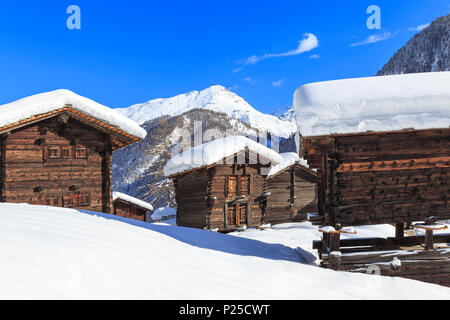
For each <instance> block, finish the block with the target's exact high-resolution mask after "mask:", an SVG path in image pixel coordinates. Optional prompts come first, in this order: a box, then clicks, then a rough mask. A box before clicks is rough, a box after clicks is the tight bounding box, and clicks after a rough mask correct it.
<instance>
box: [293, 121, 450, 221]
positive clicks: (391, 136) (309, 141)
mask: <svg viewBox="0 0 450 320" xmlns="http://www.w3.org/2000/svg"><path fill="white" fill-rule="evenodd" d="M302 145H303V155H304V157H305V158H306V159H307V160H308V163H309V164H310V166H312V167H315V168H317V169H318V173H319V176H320V179H321V180H320V184H319V192H320V195H319V211H320V213H321V214H322V216H323V221H322V223H324V224H332V225H334V224H335V223H340V224H342V225H365V224H380V223H401V222H413V221H422V220H425V219H426V218H428V217H430V216H434V217H436V218H438V219H449V218H450V207H449V202H448V198H449V191H450V129H447V128H444V129H429V130H404V131H398V132H382V133H363V134H348V135H332V136H325V137H310V138H304V139H303V143H302Z"/></svg>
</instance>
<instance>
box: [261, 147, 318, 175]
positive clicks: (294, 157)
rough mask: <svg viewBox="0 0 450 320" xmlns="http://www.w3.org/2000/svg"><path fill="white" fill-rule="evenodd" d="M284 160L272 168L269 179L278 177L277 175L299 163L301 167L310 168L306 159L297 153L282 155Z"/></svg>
mask: <svg viewBox="0 0 450 320" xmlns="http://www.w3.org/2000/svg"><path fill="white" fill-rule="evenodd" d="M280 156H281V158H282V160H281V162H280V163H279V164H277V165H274V166H272V167H271V168H270V171H269V173H268V175H267V177H271V176H274V175H276V174H277V173H279V172H281V171H283V170H284V169H286V168H288V167H290V166H292V165H294V164H296V163H298V164H300V165H301V166H304V167H306V168H309V166H308V163H307V162H306V160H305V159H303V158H300V157H299V156H298V154H297V153H295V152H286V153H281V154H280Z"/></svg>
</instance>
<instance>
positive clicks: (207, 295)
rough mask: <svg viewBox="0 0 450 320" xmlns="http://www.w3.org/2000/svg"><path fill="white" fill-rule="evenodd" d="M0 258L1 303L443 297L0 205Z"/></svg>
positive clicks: (102, 222) (39, 209) (165, 230)
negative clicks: (102, 300)
mask: <svg viewBox="0 0 450 320" xmlns="http://www.w3.org/2000/svg"><path fill="white" fill-rule="evenodd" d="M289 230H292V228H291V227H289ZM298 230H299V231H301V230H302V229H298ZM251 232H256V231H251ZM258 232H259V233H257V234H258V235H259V236H260V237H261V236H262V235H264V233H263V231H258ZM281 232H282V230H281ZM243 234H246V233H243ZM0 257H1V261H2V263H1V264H0V283H1V286H0V298H1V299H13V298H19V299H31V298H33V299H335V298H339V299H404V298H416V299H433V298H436V299H446V298H450V289H449V288H445V287H439V286H436V285H431V284H426V283H422V282H417V281H413V280H406V279H394V278H388V277H380V276H371V275H365V274H350V273H343V272H334V271H330V270H326V269H322V268H319V267H317V266H312V265H306V264H302V263H299V261H300V257H299V254H298V251H297V250H295V249H293V248H291V247H289V246H286V245H282V244H280V243H267V242H263V241H257V240H253V239H246V238H243V237H238V236H232V235H223V234H218V233H214V232H210V231H205V230H197V229H189V228H182V227H174V226H167V225H158V224H149V223H145V222H140V221H136V220H129V219H125V218H120V217H116V216H111V215H107V214H99V213H93V212H80V211H77V210H73V209H62V208H53V207H44V206H30V205H25V204H5V203H0Z"/></svg>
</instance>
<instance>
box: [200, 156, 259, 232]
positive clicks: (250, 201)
mask: <svg viewBox="0 0 450 320" xmlns="http://www.w3.org/2000/svg"><path fill="white" fill-rule="evenodd" d="M260 168H261V165H257V164H242V165H238V164H228V165H226V164H224V165H216V166H215V167H214V168H213V169H211V176H212V179H211V180H210V181H209V183H208V199H209V211H208V213H209V214H208V217H207V225H208V226H209V227H210V228H212V229H214V228H219V230H221V231H222V230H233V229H235V228H236V227H238V226H240V225H243V224H245V225H247V226H249V227H255V226H259V225H260V224H261V223H262V218H263V208H262V207H261V202H260V199H261V195H262V193H263V185H264V177H263V176H261V175H260ZM231 181H233V182H232V183H230V182H231ZM230 184H231V185H232V184H236V187H235V190H232V191H230V188H229V187H228V186H230ZM244 197H245V198H244ZM238 198H239V199H238ZM229 214H231V215H235V217H232V218H231V219H229V218H228V215H229ZM236 215H237V216H238V217H237V218H236ZM243 215H245V216H246V217H245V218H244V217H243Z"/></svg>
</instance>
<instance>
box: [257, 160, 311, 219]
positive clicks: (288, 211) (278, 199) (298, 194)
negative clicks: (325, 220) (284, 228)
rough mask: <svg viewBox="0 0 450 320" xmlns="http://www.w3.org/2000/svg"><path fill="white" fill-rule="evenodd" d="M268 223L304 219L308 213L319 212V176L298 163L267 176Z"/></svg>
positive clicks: (266, 216)
mask: <svg viewBox="0 0 450 320" xmlns="http://www.w3.org/2000/svg"><path fill="white" fill-rule="evenodd" d="M265 191H266V192H270V195H269V196H267V205H266V214H265V217H264V220H265V222H266V223H271V224H277V223H284V222H292V221H303V220H305V219H306V214H307V213H308V212H310V213H317V176H316V175H315V174H312V173H310V172H308V171H306V170H304V169H302V168H301V167H300V166H298V165H293V166H291V167H289V168H287V169H285V170H284V171H282V172H280V173H279V174H277V175H274V176H272V177H269V178H267V181H266V188H265Z"/></svg>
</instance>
